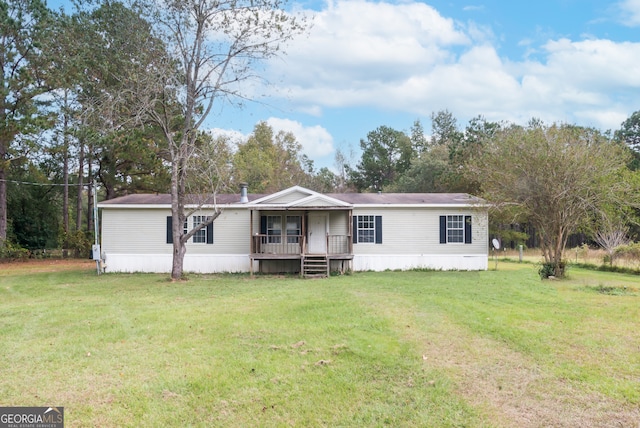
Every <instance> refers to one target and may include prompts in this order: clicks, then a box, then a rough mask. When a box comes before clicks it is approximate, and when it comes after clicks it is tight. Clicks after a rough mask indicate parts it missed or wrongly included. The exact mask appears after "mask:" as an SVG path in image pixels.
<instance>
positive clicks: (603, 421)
mask: <svg viewBox="0 0 640 428" xmlns="http://www.w3.org/2000/svg"><path fill="white" fill-rule="evenodd" d="M438 327H439V331H438V332H435V331H431V332H430V334H429V340H428V341H425V340H424V339H422V340H423V356H422V358H423V360H424V361H425V364H426V365H428V366H430V368H432V369H433V368H435V369H442V370H445V371H446V372H448V373H450V374H451V375H452V378H453V379H454V381H455V383H456V385H457V386H458V390H459V393H460V394H461V395H462V396H464V397H465V399H466V400H467V401H468V402H470V403H471V404H473V405H476V406H478V407H479V408H484V409H486V410H487V411H488V413H489V417H490V418H491V419H492V421H493V422H494V423H496V424H498V425H501V426H519V427H540V426H549V427H576V426H600V427H618V426H625V427H626V426H629V427H631V426H638V421H639V420H640V410H639V409H637V408H632V407H631V406H629V405H626V404H624V403H620V402H617V401H615V400H613V399H611V398H609V397H605V396H603V395H602V394H599V393H596V392H590V391H585V390H584V389H583V388H581V387H580V385H577V384H576V383H575V382H572V381H570V380H566V379H560V378H557V377H555V376H554V375H553V374H551V373H548V372H545V371H544V370H543V369H541V368H540V367H539V366H538V365H537V364H536V363H535V362H534V361H531V360H530V359H529V358H527V357H526V356H524V355H523V354H521V353H518V352H515V351H513V350H511V349H510V348H508V347H506V346H504V345H503V344H501V343H498V342H496V341H495V340H491V339H487V338H482V337H478V336H472V335H469V334H466V333H465V332H464V331H462V330H459V329H457V328H455V327H454V326H447V325H446V323H443V324H440V325H439V326H438ZM415 339H416V338H414V340H415ZM425 342H426V343H425Z"/></svg>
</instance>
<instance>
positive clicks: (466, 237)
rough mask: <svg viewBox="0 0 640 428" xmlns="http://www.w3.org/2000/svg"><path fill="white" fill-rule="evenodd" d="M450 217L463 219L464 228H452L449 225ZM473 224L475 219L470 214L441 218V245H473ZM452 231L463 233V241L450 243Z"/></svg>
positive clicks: (446, 215) (449, 215)
mask: <svg viewBox="0 0 640 428" xmlns="http://www.w3.org/2000/svg"><path fill="white" fill-rule="evenodd" d="M450 217H462V227H461V228H457V227H456V228H451V227H449V224H450V223H451V221H450V220H449V219H450ZM472 223H473V217H472V216H471V215H468V214H460V213H456V214H445V215H441V216H440V243H441V244H452V245H465V244H471V243H472V242H473V234H472ZM452 230H456V231H459V230H461V231H462V240H461V241H450V240H449V238H450V234H449V232H450V231H452Z"/></svg>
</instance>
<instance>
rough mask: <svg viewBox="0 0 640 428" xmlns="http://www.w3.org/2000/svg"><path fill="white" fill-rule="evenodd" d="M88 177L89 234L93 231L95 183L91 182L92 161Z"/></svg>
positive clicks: (89, 165)
mask: <svg viewBox="0 0 640 428" xmlns="http://www.w3.org/2000/svg"><path fill="white" fill-rule="evenodd" d="M87 167H88V169H89V170H88V173H89V176H88V179H87V184H88V186H87V231H88V233H89V234H91V232H92V231H93V185H92V184H91V174H92V172H91V170H92V168H91V161H90V160H89V162H88V165H87Z"/></svg>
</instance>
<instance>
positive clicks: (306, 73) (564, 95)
mask: <svg viewBox="0 0 640 428" xmlns="http://www.w3.org/2000/svg"><path fill="white" fill-rule="evenodd" d="M620 6H621V7H624V8H626V10H627V13H628V15H629V16H630V17H631V18H630V19H632V20H637V25H640V0H626V1H624V2H622V3H620ZM305 13H313V14H314V26H313V27H312V29H311V31H310V34H309V35H308V37H306V38H305V37H301V38H299V39H296V40H295V41H294V42H293V44H292V45H291V46H290V47H289V48H288V49H287V56H286V57H284V59H283V60H282V61H279V62H277V63H272V64H271V68H270V72H272V73H275V74H274V75H277V76H280V78H281V81H282V82H283V83H282V85H283V87H281V89H282V92H283V93H285V92H286V93H287V94H288V99H289V100H290V101H292V102H293V104H294V108H295V109H296V110H297V111H298V112H304V113H306V114H312V115H314V116H316V117H319V118H321V117H322V116H323V112H324V110H325V109H328V108H336V107H339V108H351V107H367V108H375V109H378V110H381V111H391V112H403V113H407V114H410V115H412V116H413V117H415V116H416V115H419V116H422V117H428V116H429V115H430V113H431V112H433V111H437V110H440V109H445V108H446V109H449V110H450V111H452V112H453V113H454V115H456V117H458V118H459V120H460V121H461V122H463V121H464V120H466V119H469V118H471V117H474V116H477V115H478V114H482V115H484V116H485V117H487V118H488V119H490V120H512V121H517V122H520V123H522V122H526V121H527V120H529V119H530V118H532V117H538V118H541V119H543V120H545V121H568V122H571V123H578V124H583V125H592V126H597V127H601V128H605V129H606V128H617V127H618V126H619V124H620V122H621V120H620V118H621V117H622V116H626V115H628V114H629V112H628V111H625V107H624V104H625V101H624V100H625V99H626V100H627V101H626V104H627V107H626V110H628V104H629V103H630V102H629V101H628V100H629V99H637V97H638V94H639V92H640V63H639V62H638V61H637V60H636V59H637V58H640V43H632V42H615V41H612V40H607V39H598V38H596V37H594V36H593V35H591V36H589V38H585V39H582V40H571V39H550V40H549V41H548V42H547V43H546V44H544V45H542V46H540V45H535V44H534V43H533V42H532V41H530V40H529V41H527V42H526V43H525V42H522V48H523V52H522V53H523V55H522V56H521V58H527V59H524V60H522V59H518V60H513V59H508V58H506V57H504V56H503V55H501V54H500V52H499V50H498V49H499V44H498V43H497V42H496V40H495V36H494V35H493V33H492V30H491V29H490V28H487V27H483V26H481V25H478V24H476V23H474V22H467V23H464V24H462V23H460V22H456V21H454V20H453V19H450V18H447V17H444V16H442V15H441V14H440V13H439V12H438V11H437V10H435V9H434V8H433V7H431V6H428V5H426V4H424V3H417V2H401V3H398V4H392V3H388V2H384V1H382V2H367V1H362V0H354V1H346V0H341V1H340V0H338V1H333V2H330V3H329V4H328V5H327V6H326V7H325V8H324V9H323V10H321V11H317V12H311V11H306V12H305ZM527 53H535V55H532V56H531V57H529V56H527ZM534 58H535V59H534ZM282 76H284V77H282ZM280 120H282V119H280ZM622 120H624V117H623V119H622ZM294 123H296V124H297V126H298V127H300V128H302V125H300V124H299V123H297V122H294ZM320 129H322V130H324V129H323V128H320ZM299 132H300V131H299ZM325 132H326V131H325ZM294 133H295V132H294ZM327 135H328V133H327ZM296 136H298V134H296ZM298 137H299V140H300V142H301V143H303V144H304V145H305V150H307V151H306V153H308V154H309V155H311V153H326V152H327V151H329V150H332V147H333V143H332V142H331V143H326V149H323V150H325V151H322V150H319V149H313V148H312V145H310V144H305V142H304V141H303V138H302V137H301V136H298ZM305 138H307V137H305ZM308 138H310V140H311V141H313V140H314V138H313V137H308ZM328 138H330V136H329V137H328ZM315 140H318V139H317V138H315ZM326 141H330V140H329V139H327V140H326ZM319 147H322V146H319ZM329 148H331V149H329ZM311 150H313V152H311ZM318 150H319V151H318Z"/></svg>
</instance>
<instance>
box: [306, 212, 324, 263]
mask: <svg viewBox="0 0 640 428" xmlns="http://www.w3.org/2000/svg"><path fill="white" fill-rule="evenodd" d="M308 233H309V236H308V241H309V249H308V252H309V254H326V253H327V214H322V213H312V214H309V232H308Z"/></svg>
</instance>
